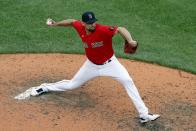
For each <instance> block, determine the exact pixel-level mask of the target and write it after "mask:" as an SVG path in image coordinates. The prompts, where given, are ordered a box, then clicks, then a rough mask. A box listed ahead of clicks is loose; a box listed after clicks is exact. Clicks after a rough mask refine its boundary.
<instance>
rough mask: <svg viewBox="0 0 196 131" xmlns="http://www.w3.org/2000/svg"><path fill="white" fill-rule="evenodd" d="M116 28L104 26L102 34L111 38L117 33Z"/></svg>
mask: <svg viewBox="0 0 196 131" xmlns="http://www.w3.org/2000/svg"><path fill="white" fill-rule="evenodd" d="M117 28H118V27H117V26H105V27H104V33H105V35H106V36H107V37H109V38H112V37H113V36H114V35H115V34H116V33H117Z"/></svg>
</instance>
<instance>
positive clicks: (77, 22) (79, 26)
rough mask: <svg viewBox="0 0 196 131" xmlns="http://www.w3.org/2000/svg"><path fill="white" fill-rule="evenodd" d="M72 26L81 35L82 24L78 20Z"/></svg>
mask: <svg viewBox="0 0 196 131" xmlns="http://www.w3.org/2000/svg"><path fill="white" fill-rule="evenodd" d="M72 26H73V27H74V28H75V29H76V30H77V32H78V33H79V34H80V33H81V31H82V28H83V25H82V22H81V21H79V20H76V21H74V22H73V23H72Z"/></svg>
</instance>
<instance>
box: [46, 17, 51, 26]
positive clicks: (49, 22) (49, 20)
mask: <svg viewBox="0 0 196 131" xmlns="http://www.w3.org/2000/svg"><path fill="white" fill-rule="evenodd" d="M46 24H47V25H49V26H50V25H52V24H53V22H52V19H50V18H48V19H47V21H46Z"/></svg>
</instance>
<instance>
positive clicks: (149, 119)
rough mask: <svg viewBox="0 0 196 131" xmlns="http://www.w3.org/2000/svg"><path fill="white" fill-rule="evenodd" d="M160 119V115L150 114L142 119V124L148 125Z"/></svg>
mask: <svg viewBox="0 0 196 131" xmlns="http://www.w3.org/2000/svg"><path fill="white" fill-rule="evenodd" d="M159 117H160V115H159V114H148V115H147V116H144V117H140V122H141V123H146V122H149V121H154V120H156V119H158V118H159Z"/></svg>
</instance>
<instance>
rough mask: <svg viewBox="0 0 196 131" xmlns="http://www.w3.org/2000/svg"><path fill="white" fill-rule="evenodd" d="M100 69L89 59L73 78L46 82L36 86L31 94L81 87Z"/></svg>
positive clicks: (96, 74)
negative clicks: (92, 64)
mask: <svg viewBox="0 0 196 131" xmlns="http://www.w3.org/2000/svg"><path fill="white" fill-rule="evenodd" d="M98 75H99V73H98V70H97V69H96V68H95V67H93V66H91V63H90V62H89V61H88V60H87V61H86V62H85V63H84V64H83V66H82V67H81V68H80V70H79V71H78V72H77V73H76V75H75V76H74V77H73V78H72V79H71V80H62V81H59V82H56V83H48V84H47V83H44V84H41V85H40V86H38V87H34V88H33V90H32V92H31V95H32V96H37V95H40V94H42V93H44V92H48V91H67V90H72V89H75V88H78V87H80V86H81V85H83V84H84V83H85V82H87V81H88V80H90V79H92V78H94V77H96V76H98Z"/></svg>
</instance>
